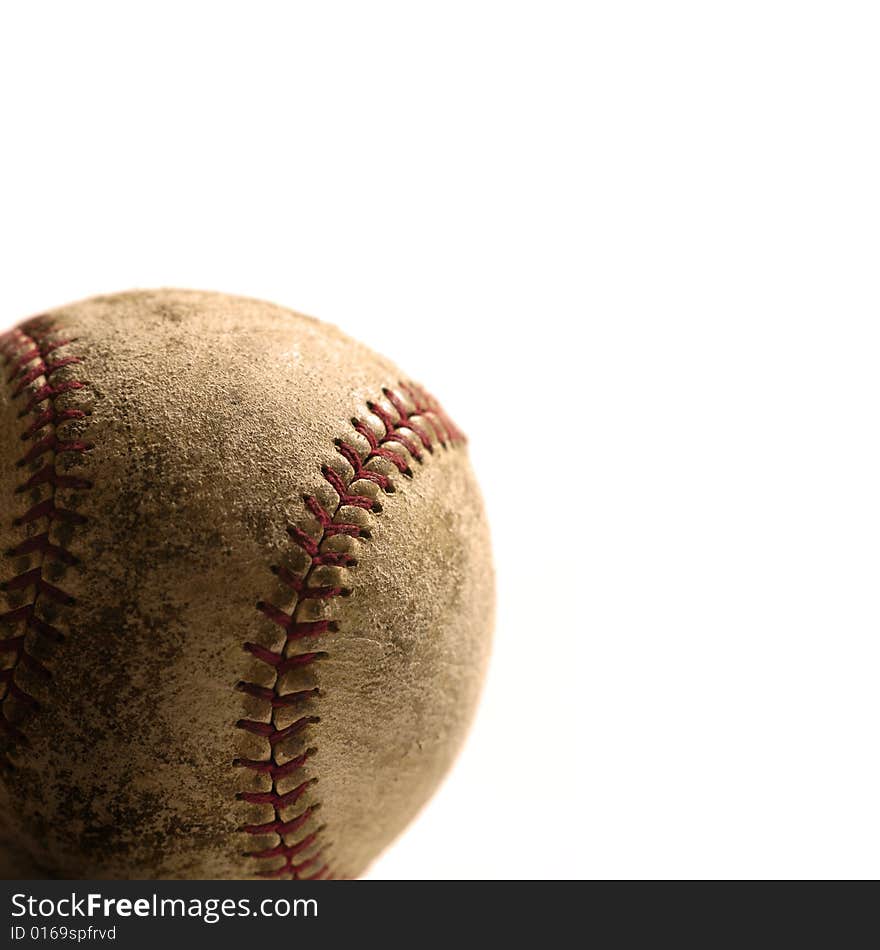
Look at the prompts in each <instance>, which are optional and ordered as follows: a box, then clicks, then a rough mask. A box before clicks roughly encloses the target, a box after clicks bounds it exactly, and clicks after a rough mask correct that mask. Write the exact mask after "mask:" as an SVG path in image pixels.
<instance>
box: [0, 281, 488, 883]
mask: <svg viewBox="0 0 880 950" xmlns="http://www.w3.org/2000/svg"><path fill="white" fill-rule="evenodd" d="M0 363H3V364H4V365H5V374H4V377H3V379H2V381H0V580H2V584H0V697H2V702H0V706H2V716H0V727H2V728H0V769H2V774H0V795H2V802H0V873H2V874H3V875H4V876H6V877H12V878H25V877H61V878H105V879H129V878H132V879H160V878H260V877H269V878H287V879H305V878H310V879H312V878H319V879H320V878H352V877H357V876H358V875H360V874H362V873H363V872H364V870H365V869H366V868H367V866H368V865H369V864H370V862H371V861H372V860H373V859H374V858H375V857H376V856H377V855H378V854H379V853H380V852H381V851H382V849H383V848H385V847H386V846H387V845H388V844H389V842H390V841H392V839H394V838H395V837H396V836H397V835H398V834H399V833H400V832H401V830H402V829H403V828H404V827H405V826H406V824H407V823H408V822H409V821H410V820H411V819H412V817H413V816H414V814H415V813H416V812H417V811H418V810H419V808H420V807H421V806H422V805H423V804H424V802H425V801H426V800H427V799H428V797H429V796H430V795H431V793H432V792H433V791H434V789H435V788H436V786H437V784H438V783H439V781H440V779H441V778H442V777H443V775H444V774H445V772H446V771H447V770H448V768H449V766H450V764H451V762H452V760H453V758H454V756H455V753H456V752H457V750H458V748H459V746H460V744H461V742H462V740H463V737H464V734H465V731H466V729H467V726H468V724H469V722H470V719H471V717H472V714H473V711H474V708H475V705H476V701H477V698H478V694H479V689H480V685H481V681H482V678H483V673H484V669H485V664H486V660H487V655H488V649H489V641H490V633H491V627H492V617H493V596H494V590H493V574H492V564H491V557H490V550H489V540H488V531H487V525H486V520H485V515H484V512H483V507H482V502H481V499H480V494H479V491H478V488H477V486H476V483H475V481H474V477H473V475H472V472H471V468H470V466H469V463H468V459H467V449H466V445H465V439H464V436H463V435H462V433H461V432H460V431H459V429H458V428H457V427H456V426H455V424H454V423H453V422H452V421H451V420H450V419H449V417H448V416H447V415H446V414H445V413H444V411H443V410H442V409H441V407H440V405H439V404H438V403H437V402H436V400H435V399H434V398H433V397H432V396H430V395H428V394H427V393H426V392H425V391H424V390H423V389H422V388H421V387H420V386H418V385H416V384H414V383H412V382H410V381H409V380H408V379H407V377H406V376H404V375H402V374H401V373H400V371H399V370H398V369H397V368H396V367H395V366H394V365H393V364H392V363H391V362H389V361H388V360H386V359H384V358H382V357H380V356H377V355H376V354H375V353H373V352H372V351H370V350H369V349H367V348H366V347H365V346H362V345H361V344H359V343H356V342H355V341H353V340H351V339H350V338H348V337H347V336H345V335H344V334H343V333H341V332H340V331H339V330H337V329H336V328H334V327H332V326H328V325H326V324H324V323H320V322H318V321H317V320H314V319H312V318H310V317H305V316H302V315H300V314H297V313H294V312H292V311H289V310H286V309H283V308H281V307H277V306H274V305H271V304H268V303H263V302H259V301H255V300H249V299H243V298H238V297H230V296H225V295H222V294H215V293H205V292H196V291H178V290H162V291H143V292H132V293H125V294H118V295H113V296H106V297H97V298H93V299H90V300H86V301H83V302H80V303H76V304H73V305H71V306H68V307H62V308H60V309H58V310H56V311H53V312H50V313H47V314H42V315H40V316H38V317H33V318H31V319H29V320H26V321H24V322H23V323H21V324H19V326H18V327H16V328H14V329H13V330H10V331H8V332H6V333H5V334H3V335H2V336H0ZM465 870H466V869H464V868H463V872H464V871H465Z"/></svg>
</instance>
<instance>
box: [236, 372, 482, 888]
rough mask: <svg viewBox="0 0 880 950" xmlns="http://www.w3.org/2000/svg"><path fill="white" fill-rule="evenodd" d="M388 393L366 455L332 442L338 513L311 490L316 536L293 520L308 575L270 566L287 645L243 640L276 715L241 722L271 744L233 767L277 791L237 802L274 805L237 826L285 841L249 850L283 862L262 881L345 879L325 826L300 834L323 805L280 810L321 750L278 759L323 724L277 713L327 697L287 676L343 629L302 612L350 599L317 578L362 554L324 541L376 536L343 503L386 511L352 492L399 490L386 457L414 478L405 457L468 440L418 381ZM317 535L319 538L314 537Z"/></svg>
mask: <svg viewBox="0 0 880 950" xmlns="http://www.w3.org/2000/svg"><path fill="white" fill-rule="evenodd" d="M382 395H383V396H384V398H385V400H386V405H380V404H379V403H377V402H373V401H368V402H367V404H366V408H367V411H368V412H369V414H370V415H371V416H373V417H374V418H375V419H377V420H378V421H379V423H380V425H381V427H382V429H383V430H384V431H383V433H382V434H381V435H379V434H377V433H376V431H375V430H374V428H372V427H371V426H369V425H368V424H367V423H366V422H364V421H363V420H362V419H359V418H353V419H352V420H351V426H352V429H353V430H354V432H355V433H357V434H358V435H359V436H360V437H361V439H362V440H363V441H365V442H366V444H367V450H366V451H364V450H363V449H359V448H358V447H357V446H356V445H353V444H352V443H351V442H347V441H345V440H344V439H342V438H338V439H336V440H334V445H335V448H336V452H337V453H338V455H339V456H340V457H341V458H342V459H343V460H344V462H345V463H346V466H347V470H350V474H346V476H343V475H341V474H340V473H339V472H338V471H336V469H334V468H332V467H331V466H329V465H324V466H323V467H322V468H321V476H322V477H323V479H324V482H325V483H326V484H327V485H329V486H330V488H331V489H332V490H333V491H334V492H335V494H336V497H337V503H336V505H335V506H334V507H333V509H332V511H328V510H327V508H326V507H325V506H324V505H322V504H321V502H320V501H319V500H318V498H317V496H316V495H314V494H311V495H306V496H304V498H303V500H304V502H305V505H306V508H307V509H308V512H309V514H310V515H311V517H312V518H313V519H314V522H316V523H317V526H318V528H319V532H315V531H314V530H313V532H311V533H310V532H309V531H307V530H305V529H304V528H302V527H299V526H297V525H291V526H289V527H288V529H287V531H288V534H289V535H290V537H291V539H292V541H293V543H294V545H295V546H296V547H298V548H299V549H300V551H301V552H302V553H303V554H304V555H305V556H306V557H307V558H308V567H307V569H306V570H305V571H304V572H302V571H301V572H299V573H295V572H292V571H289V570H287V569H285V568H281V567H278V566H273V568H272V570H273V573H275V574H276V576H277V577H279V579H280V580H281V581H282V583H284V584H285V586H287V587H288V588H290V590H291V591H292V592H293V594H294V600H293V606H292V608H291V609H290V611H289V612H288V611H284V610H281V609H280V608H279V607H277V606H275V605H274V604H271V603H268V602H267V601H262V600H261V601H258V602H257V610H259V611H260V613H261V614H263V615H264V617H265V618H266V619H267V620H269V621H271V622H272V623H274V624H277V625H279V626H281V627H282V629H284V631H285V643H284V646H283V647H282V648H281V650H280V652H275V651H273V650H269V649H267V648H265V647H262V646H259V645H258V644H254V643H245V644H244V650H245V651H246V652H247V653H249V654H250V655H251V656H252V657H254V658H255V659H256V660H258V661H259V662H261V663H264V664H266V665H267V666H269V667H270V668H271V669H272V674H273V682H272V685H271V686H270V687H265V686H261V685H259V684H258V683H251V682H245V681H240V682H239V683H237V684H236V688H237V689H238V690H239V691H241V692H244V693H246V694H247V695H250V696H252V697H256V698H258V699H262V700H264V701H267V702H268V703H269V709H270V713H269V721H268V722H262V721H259V720H255V719H240V720H239V721H238V722H237V723H236V727H237V728H239V729H242V730H245V731H247V732H249V733H251V734H253V735H256V736H259V737H261V738H262V739H263V741H264V743H265V747H264V750H263V751H264V757H263V758H259V759H244V758H237V759H235V760H234V762H233V764H234V765H236V766H238V767H242V768H245V769H248V770H250V771H252V772H256V773H259V774H262V775H268V776H269V778H270V781H271V789H270V790H269V791H258V792H239V793H238V798H239V800H242V801H245V802H248V803H251V804H257V805H271V807H272V809H273V817H272V819H271V820H270V821H268V822H260V823H258V824H246V825H243V826H242V827H241V828H240V829H239V830H240V831H243V832H245V833H246V834H250V835H271V834H274V835H277V837H278V843H277V844H275V845H273V846H271V847H268V848H262V849H257V850H253V851H248V852H246V855H247V856H249V857H251V858H253V859H256V860H263V859H270V858H282V859H283V862H282V863H281V864H280V865H278V866H277V867H273V868H269V869H263V868H257V869H256V870H255V871H254V872H253V873H254V876H256V877H271V878H289V879H293V880H320V879H330V878H334V877H337V876H338V874H337V872H336V871H335V870H334V869H333V868H332V867H331V864H330V862H329V861H328V860H327V859H326V854H325V852H326V850H327V848H328V847H329V846H328V845H326V844H324V843H323V841H322V835H323V832H324V831H325V829H326V826H324V825H320V826H319V827H318V828H316V829H315V830H312V831H308V832H307V833H306V834H305V835H304V836H303V837H296V835H298V834H299V833H300V832H302V831H305V830H306V827H307V825H308V823H309V821H310V819H311V818H312V817H313V815H314V814H315V812H316V811H318V809H319V808H320V807H321V804H320V801H318V802H315V803H314V804H311V805H309V806H308V807H306V808H305V809H303V810H301V811H299V812H298V813H297V814H296V815H294V816H293V817H292V818H285V817H284V814H283V813H284V812H285V811H286V810H287V809H288V808H290V807H292V806H294V805H295V804H296V802H297V801H298V800H299V799H300V798H301V797H302V796H303V795H304V794H305V793H306V791H307V790H308V789H310V788H311V787H312V786H313V785H315V784H316V783H317V782H318V778H317V777H314V776H312V777H308V763H309V760H310V759H311V758H312V756H313V755H314V754H315V753H316V752H317V747H315V746H309V747H308V748H306V749H305V750H304V751H302V752H300V753H299V754H298V755H297V756H295V757H294V758H292V759H290V760H289V761H286V762H281V761H279V759H278V746H279V745H281V744H282V743H284V741H285V740H287V739H288V738H292V737H293V736H299V734H300V733H303V732H305V733H310V731H311V730H312V727H314V726H316V725H318V723H319V722H320V717H318V716H314V715H303V716H300V717H299V718H297V719H295V720H294V721H293V722H292V723H291V724H290V725H288V726H286V727H284V728H281V727H280V726H279V723H278V713H279V710H284V709H290V708H291V707H299V706H300V704H309V703H311V702H312V701H314V700H318V699H320V696H321V692H320V688H315V689H309V690H299V691H294V692H290V693H285V692H283V686H282V681H283V678H284V675H285V673H287V672H288V671H289V670H292V669H296V668H302V667H303V666H308V665H311V664H313V663H315V662H316V661H318V660H320V659H322V658H324V657H326V656H327V655H328V653H327V652H326V651H324V650H319V651H310V650H303V651H301V652H298V650H299V645H300V644H302V643H303V641H306V640H308V639H309V638H311V637H315V636H319V635H321V634H325V633H336V632H338V630H339V625H338V622H337V621H336V620H312V621H308V620H306V621H303V620H301V619H299V618H298V617H297V614H298V612H299V608H300V607H301V606H302V605H303V604H304V603H306V602H308V601H310V600H316V599H317V600H324V601H331V602H332V601H333V600H334V599H335V598H338V597H346V596H348V595H349V594H350V593H351V589H350V588H348V587H343V586H339V585H328V584H321V583H315V581H316V572H317V571H319V570H320V569H321V568H323V567H330V568H346V569H349V568H355V567H356V566H357V559H356V558H355V557H353V556H352V555H351V554H350V553H347V552H340V551H336V550H330V549H328V545H327V542H328V541H330V539H331V538H333V537H336V536H338V535H344V536H347V537H350V538H352V539H355V540H361V541H368V540H369V539H370V532H369V530H368V529H366V528H364V527H363V526H362V525H359V524H357V523H355V522H352V521H347V520H345V518H344V515H343V509H344V508H360V509H362V510H365V511H369V512H371V513H372V514H374V515H375V514H379V513H380V512H381V510H382V506H381V505H380V504H379V503H378V502H377V501H376V500H375V498H373V497H371V495H370V494H365V493H364V492H363V490H362V491H361V492H358V491H356V490H354V489H355V484H356V483H357V482H370V483H372V484H373V485H374V486H376V489H377V490H381V491H384V492H386V493H389V494H390V493H392V492H394V491H395V487H394V483H393V481H392V479H391V477H390V476H389V475H388V474H386V473H385V471H383V470H382V468H381V465H382V464H383V463H384V465H385V468H386V469H388V470H396V471H397V472H398V473H399V474H400V475H403V476H404V477H405V478H412V477H413V471H412V468H411V467H410V464H409V461H408V459H411V460H412V461H414V462H416V463H418V464H421V463H422V461H423V460H424V457H425V454H426V453H428V454H430V453H433V451H434V449H435V447H436V446H437V445H439V446H440V447H442V448H444V449H447V448H449V447H451V446H456V445H461V444H464V442H465V441H466V440H465V437H464V435H463V434H462V432H461V431H460V430H459V429H458V428H457V427H456V426H455V425H454V423H452V421H451V420H450V419H449V417H448V416H447V415H446V413H445V412H444V411H443V409H442V408H441V407H440V405H439V403H438V402H437V401H436V400H435V399H434V398H433V397H431V396H430V395H428V394H427V393H426V392H424V390H422V389H421V388H419V387H418V386H415V385H414V384H412V383H399V384H398V386H397V389H396V390H393V389H390V388H388V387H386V388H384V389H383V390H382ZM377 462H378V463H380V465H378V466H377V465H376V464H375V463H377ZM371 463H373V464H372V467H370V466H371ZM389 467H390V469H389ZM315 534H317V536H314V535H315ZM327 612H328V613H329V612H330V611H329V610H328V611H327ZM297 773H301V775H299V776H298V777H301V778H302V780H301V781H299V782H298V783H297V784H295V785H294V787H293V788H292V789H291V790H290V791H287V792H285V793H282V792H281V791H280V788H279V783H280V782H281V781H282V780H283V779H286V778H288V777H289V776H291V775H295V774H297ZM288 840H290V843H288ZM315 844H317V845H318V848H317V850H316V851H314V852H312V853H310V854H308V855H307V856H306V857H305V858H304V859H302V855H303V852H307V851H308V849H309V848H311V847H312V845H315Z"/></svg>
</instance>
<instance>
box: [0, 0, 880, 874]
mask: <svg viewBox="0 0 880 950" xmlns="http://www.w3.org/2000/svg"><path fill="white" fill-rule="evenodd" d="M875 11H876V6H875V5H873V4H870V3H865V4H858V3H845V2H835V3H831V2H828V3H811V2H798V3H779V2H766V0H765V2H760V3H749V2H742V0H740V2H737V3H702V2H694V3H681V2H670V3H663V4H659V3H649V2H646V3H632V2H613V3H609V2H601V3H571V4H564V3H552V2H541V3H538V2H534V3H516V2H505V3H494V4H493V3H486V2H473V0H471V2H467V3H453V2H449V0H447V2H444V3H436V4H427V3H397V4H392V3H371V4H356V3H352V4H338V3H334V4H314V3H308V4H306V3H301V4H297V3H268V2H254V3H236V4H231V5H226V4H223V3H218V2H211V3H196V2H190V3H180V2H176V3H168V4H163V3H157V2H153V3H150V4H139V5H135V4H121V3H90V2H82V0H81V2H78V3H76V4H69V3H64V4H62V3H58V4H47V3H39V2H33V3H27V4H23V3H20V4H14V5H13V4H9V5H6V6H5V7H4V12H3V14H2V18H0V90H2V93H0V102H2V115H0V137H2V138H0V185H2V194H0V199H2V205H0V265H2V282H0V313H2V316H0V323H2V324H9V323H12V322H13V321H16V320H18V319H20V318H21V317H23V316H26V315H28V314H31V313H33V312H36V311H39V310H42V309H44V308H49V307H52V306H56V305H60V304H63V303H66V302H69V301H71V300H74V299H77V298H79V297H83V296H87V295H91V294H94V293H100V292H111V291H116V290H123V289H127V288H131V287H136V286H137V287H149V286H162V285H177V286H192V287H199V288H210V289H217V290H224V291H228V292H234V293H243V294H248V295H253V296H258V297H265V298H268V299H271V300H274V301H277V302H280V303H283V304H286V305H288V306H291V307H294V308H296V309H299V310H302V311H305V312H308V313H312V314H315V315H317V316H320V317H323V318H324V319H326V320H330V321H332V322H334V323H337V324H339V325H340V326H342V327H343V328H344V329H345V330H347V331H348V332H350V333H351V334H352V335H354V336H356V337H358V338H360V339H362V340H364V341H366V342H368V343H369V344H371V345H372V346H373V347H374V348H376V349H378V350H380V351H381V352H384V353H386V354H388V355H389V356H391V357H392V358H394V359H395V360H396V361H397V362H398V363H400V364H401V365H402V366H403V367H405V368H406V370H407V372H409V373H410V374H412V375H413V376H415V377H417V378H420V379H422V380H424V381H425V382H426V383H427V384H428V385H429V387H430V388H431V389H433V390H434V391H435V392H437V393H438V394H439V395H440V396H441V397H442V399H443V401H444V403H445V405H446V407H447V409H448V410H449V411H450V414H451V415H452V416H453V417H454V418H455V419H456V420H457V421H458V422H459V424H460V425H461V426H462V427H463V428H465V429H466V431H467V432H468V433H469V435H470V438H471V446H472V454H473V459H474V463H475V465H476V467H477V470H478V474H479V476H480V479H481V482H482V484H483V487H484V491H485V495H486V500H487V504H488V506H489V509H490V516H491V520H492V525H493V529H494V539H495V550H496V558H497V569H498V581H499V611H498V627H497V635H496V647H495V655H494V662H493V665H492V669H491V675H490V677H489V681H488V685H487V688H486V692H485V695H484V702H483V705H482V708H481V711H480V714H479V718H478V721H477V723H476V726H475V728H474V731H473V733H472V735H471V738H470V740H469V743H468V745H467V747H466V749H465V751H464V753H463V755H462V756H461V758H460V760H459V763H458V765H457V767H456V769H455V770H454V772H453V773H452V775H451V776H450V778H449V779H448V781H447V782H446V784H445V785H444V787H443V788H442V790H441V791H440V793H439V794H438V795H437V796H436V798H435V799H434V800H433V802H432V803H431V804H430V806H429V807H428V808H427V809H426V810H425V811H424V813H423V814H422V816H421V817H420V819H419V820H418V821H417V823H416V824H415V825H414V826H413V827H412V828H411V829H410V830H409V831H408V832H407V833H406V834H405V835H404V837H403V838H402V839H401V840H400V841H399V842H398V843H397V844H396V845H395V846H394V847H393V848H392V849H391V850H390V851H389V852H388V853H387V854H386V855H385V856H384V857H383V858H382V859H381V860H380V861H379V862H377V864H376V865H375V867H374V870H373V872H372V876H373V877H376V878H380V877H403V878H414V877H422V878H437V877H480V878H483V877H514V878H520V877H542V878H543V877H646V876H648V877H653V876H661V877H681V876H684V877H705V876H721V877H739V876H760V877H765V876H770V877H774V876H795V877H809V876H821V877H827V876H832V877H833V876H856V877H857V876H878V875H880V819H878V815H880V812H878V809H877V802H878V800H880V772H878V758H877V746H878V743H877V734H878V724H880V693H878V688H877V683H878V672H880V668H878V661H880V648H878V628H880V604H878V576H880V574H878V571H880V540H878V539H880V504H878V501H880V454H878V430H880V383H878V344H880V335H878V330H877V328H878V252H880V200H878V199H880V185H878V181H880V139H878V91H880V57H878V54H877V51H878V41H880V31H878V26H880V23H878V20H877V17H876V15H875Z"/></svg>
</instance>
